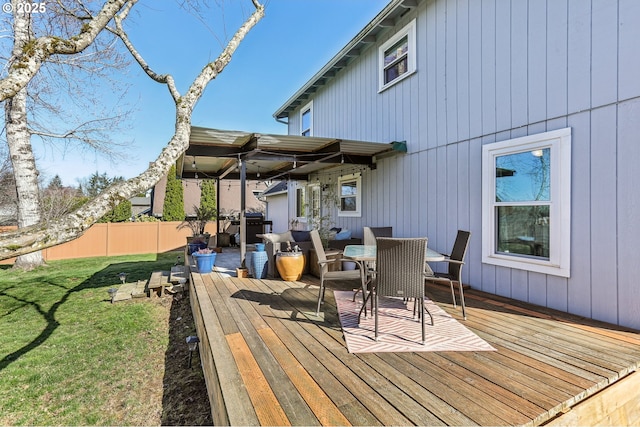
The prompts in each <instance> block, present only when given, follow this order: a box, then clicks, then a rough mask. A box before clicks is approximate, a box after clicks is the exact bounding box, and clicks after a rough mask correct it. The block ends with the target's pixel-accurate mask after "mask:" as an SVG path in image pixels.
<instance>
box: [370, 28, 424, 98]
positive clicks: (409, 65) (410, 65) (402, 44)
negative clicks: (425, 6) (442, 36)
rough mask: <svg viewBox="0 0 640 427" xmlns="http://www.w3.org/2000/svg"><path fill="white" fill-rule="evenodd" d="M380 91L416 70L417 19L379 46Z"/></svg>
mask: <svg viewBox="0 0 640 427" xmlns="http://www.w3.org/2000/svg"><path fill="white" fill-rule="evenodd" d="M378 57H379V79H378V80H379V91H383V90H384V89H386V88H388V87H389V86H391V85H393V84H395V83H397V82H399V81H400V80H402V79H404V78H405V77H408V76H409V75H411V74H413V73H414V72H415V71H416V20H415V19H414V20H413V21H411V22H410V23H409V24H408V25H406V26H405V27H404V28H403V29H401V30H400V31H398V33H396V34H395V35H394V36H393V37H391V38H390V39H389V40H388V41H387V42H386V43H384V44H383V45H382V46H380V48H379V52H378Z"/></svg>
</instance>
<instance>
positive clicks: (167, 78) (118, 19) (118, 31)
mask: <svg viewBox="0 0 640 427" xmlns="http://www.w3.org/2000/svg"><path fill="white" fill-rule="evenodd" d="M137 1H138V0H130V1H129V2H128V3H127V5H126V6H125V7H124V8H123V10H122V12H120V13H119V14H117V15H116V16H115V17H114V21H115V23H116V28H115V29H113V28H110V27H107V30H108V31H111V32H112V33H113V34H115V35H117V36H118V37H119V38H120V39H121V40H122V43H124V45H125V47H126V48H127V49H128V50H129V53H131V56H133V58H134V59H135V60H136V62H137V63H138V64H139V65H140V68H142V70H143V71H144V72H145V73H146V74H147V76H149V77H150V78H151V79H152V80H154V81H156V82H158V83H162V84H166V85H167V89H169V93H170V94H171V97H172V98H173V101H174V102H177V101H178V100H179V99H180V92H178V88H177V87H176V85H175V81H174V80H173V77H172V76H171V75H170V74H158V73H156V72H155V71H153V69H152V68H151V67H150V66H149V64H148V63H147V61H145V59H144V58H143V57H142V55H141V54H140V52H138V50H137V49H136V48H135V46H134V45H133V43H131V40H129V36H128V35H127V33H126V32H125V31H124V28H123V27H122V21H123V20H124V19H126V17H127V16H128V15H129V12H130V11H131V8H132V7H133V5H134V4H135V3H136V2H137Z"/></svg>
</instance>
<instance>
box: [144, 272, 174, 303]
mask: <svg viewBox="0 0 640 427" xmlns="http://www.w3.org/2000/svg"><path fill="white" fill-rule="evenodd" d="M170 275H171V272H169V271H154V272H153V273H151V278H150V279H149V283H148V284H147V289H148V291H149V296H150V297H152V296H154V295H157V296H164V290H165V288H166V287H168V286H169V285H171V283H169V276H170Z"/></svg>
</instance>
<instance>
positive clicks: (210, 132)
mask: <svg viewBox="0 0 640 427" xmlns="http://www.w3.org/2000/svg"><path fill="white" fill-rule="evenodd" d="M402 146H403V143H402V142H400V143H399V142H396V141H393V142H391V143H379V142H366V141H355V140H347V139H335V138H318V137H306V136H297V135H275V134H260V133H253V132H241V131H230V130H218V129H209V128H203V127H197V126H192V127H191V137H190V139H189V148H187V150H186V151H185V152H184V153H183V154H182V156H180V158H179V159H178V161H177V164H176V170H177V175H178V176H180V177H182V178H200V179H206V178H217V179H223V178H224V179H240V170H239V169H240V168H239V167H238V165H239V162H240V161H242V162H245V165H244V166H245V167H246V179H251V180H278V179H280V180H283V179H295V180H307V179H309V175H310V174H313V173H317V172H320V171H322V170H323V169H327V168H332V167H336V166H340V165H341V164H356V165H364V166H367V167H374V163H375V158H376V157H377V156H388V155H392V154H394V153H397V152H402V151H403V149H402V148H403V147H402ZM405 147H406V146H405Z"/></svg>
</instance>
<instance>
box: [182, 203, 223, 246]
mask: <svg viewBox="0 0 640 427" xmlns="http://www.w3.org/2000/svg"><path fill="white" fill-rule="evenodd" d="M193 209H194V212H195V216H193V217H189V218H186V219H185V220H184V221H183V222H182V223H181V224H180V225H178V229H182V228H185V227H187V228H189V229H190V230H191V236H189V237H187V245H189V247H188V253H189V255H191V254H192V253H193V252H194V250H197V249H204V248H206V247H207V246H209V238H210V235H209V233H207V232H205V227H206V225H207V223H208V222H209V221H213V220H214V219H216V217H217V212H216V210H215V209H213V208H209V207H198V206H194V207H193Z"/></svg>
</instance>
